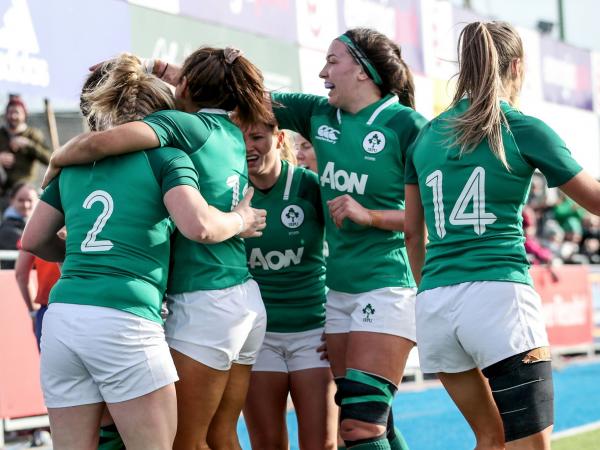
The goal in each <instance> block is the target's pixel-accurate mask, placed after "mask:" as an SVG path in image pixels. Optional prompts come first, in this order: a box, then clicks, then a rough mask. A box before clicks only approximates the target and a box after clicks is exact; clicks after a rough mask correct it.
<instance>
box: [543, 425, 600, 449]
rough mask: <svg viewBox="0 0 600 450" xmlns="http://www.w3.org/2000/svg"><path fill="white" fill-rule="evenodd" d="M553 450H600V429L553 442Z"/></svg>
mask: <svg viewBox="0 0 600 450" xmlns="http://www.w3.org/2000/svg"><path fill="white" fill-rule="evenodd" d="M552 450H600V429H596V430H592V431H588V432H585V433H581V434H577V435H575V436H569V437H565V438H562V439H557V440H555V441H552Z"/></svg>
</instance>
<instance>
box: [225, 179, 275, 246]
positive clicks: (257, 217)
mask: <svg viewBox="0 0 600 450" xmlns="http://www.w3.org/2000/svg"><path fill="white" fill-rule="evenodd" d="M253 195H254V188H249V189H248V191H247V192H246V195H244V198H243V199H242V200H241V201H240V202H239V203H238V205H237V206H236V207H235V208H234V209H233V210H234V211H235V212H236V213H238V214H239V215H241V216H242V219H244V229H243V230H242V231H241V232H240V233H239V234H238V236H240V237H243V238H250V237H259V236H262V231H261V230H264V228H265V227H266V226H267V211H266V210H264V209H256V208H252V207H251V206H250V201H251V200H252V196H253Z"/></svg>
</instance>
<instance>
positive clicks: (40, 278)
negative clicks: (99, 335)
mask: <svg viewBox="0 0 600 450" xmlns="http://www.w3.org/2000/svg"><path fill="white" fill-rule="evenodd" d="M17 246H18V247H19V256H18V257H17V262H16V264H15V278H16V279H17V285H18V286H19V290H20V291H21V295H22V296H23V300H25V304H26V305H27V309H28V310H29V315H30V316H31V319H32V320H33V331H34V333H35V339H36V340H37V345H38V350H39V348H40V339H41V338H42V321H43V320H44V314H45V313H46V310H47V309H48V296H49V295H50V289H52V286H54V284H55V283H56V282H57V281H58V279H59V278H60V266H59V265H58V263H55V262H49V261H46V260H44V259H42V258H38V257H37V256H34V255H33V254H31V253H29V252H26V251H24V250H21V249H20V248H21V242H20V241H19V243H18V244H17ZM34 267H35V272H36V276H37V292H35V293H34V291H33V289H32V287H31V285H30V283H29V276H30V275H31V270H32V269H33V268H34ZM34 303H35V304H37V305H39V308H37V309H36V308H35V307H34Z"/></svg>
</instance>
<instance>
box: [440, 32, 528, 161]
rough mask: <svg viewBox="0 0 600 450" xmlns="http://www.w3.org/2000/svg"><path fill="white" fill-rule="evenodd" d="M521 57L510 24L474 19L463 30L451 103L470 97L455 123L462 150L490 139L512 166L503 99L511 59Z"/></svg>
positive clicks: (467, 150)
mask: <svg viewBox="0 0 600 450" xmlns="http://www.w3.org/2000/svg"><path fill="white" fill-rule="evenodd" d="M522 57H523V44H522V42H521V38H520V37H519V35H518V33H517V32H516V30H515V29H514V28H513V27H512V26H510V25H509V24H507V23H504V22H491V23H483V22H473V23H470V24H469V25H467V26H466V27H465V28H464V29H463V30H462V32H461V33H460V37H459V66H460V69H459V76H458V82H457V88H456V93H455V95H454V99H453V100H452V106H455V105H456V104H457V103H458V102H459V101H461V100H462V99H463V98H464V97H467V98H468V99H469V108H468V109H467V111H466V112H465V113H464V114H462V115H461V116H460V117H458V118H456V119H454V123H453V128H454V130H453V131H454V141H455V143H456V145H459V146H460V148H461V153H466V152H470V151H473V150H474V149H475V148H476V147H477V146H478V145H479V144H480V143H481V142H482V141H483V140H484V139H487V141H488V144H489V146H490V149H491V150H492V152H493V153H494V155H496V157H497V158H498V159H499V160H500V161H501V162H502V164H503V165H504V166H505V167H506V168H507V169H510V167H509V165H508V161H507V160H506V154H505V152H504V145H503V142H502V127H503V126H507V122H506V117H505V116H504V113H503V112H502V110H501V108H500V98H501V97H502V94H503V92H504V91H503V84H504V82H505V81H506V80H507V79H508V78H509V77H510V65H511V62H512V61H513V60H514V59H516V58H522Z"/></svg>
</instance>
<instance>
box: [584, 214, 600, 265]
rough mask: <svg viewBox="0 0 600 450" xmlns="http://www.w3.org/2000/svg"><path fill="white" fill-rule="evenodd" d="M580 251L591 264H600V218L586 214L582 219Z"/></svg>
mask: <svg viewBox="0 0 600 450" xmlns="http://www.w3.org/2000/svg"><path fill="white" fill-rule="evenodd" d="M580 251H581V253H582V254H583V255H585V256H586V257H587V258H588V260H589V262H590V263H591V264H600V217H598V216H594V215H592V214H587V215H586V216H585V217H584V218H583V238H582V240H581V249H580Z"/></svg>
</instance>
